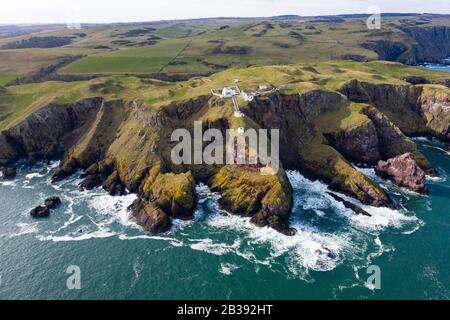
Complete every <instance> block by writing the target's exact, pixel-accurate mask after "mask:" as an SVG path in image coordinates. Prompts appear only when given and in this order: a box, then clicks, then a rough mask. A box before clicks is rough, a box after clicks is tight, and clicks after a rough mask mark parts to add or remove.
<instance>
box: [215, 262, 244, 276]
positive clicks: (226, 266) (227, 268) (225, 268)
mask: <svg viewBox="0 0 450 320" xmlns="http://www.w3.org/2000/svg"><path fill="white" fill-rule="evenodd" d="M238 268H239V267H238V266H237V265H235V264H232V263H221V264H220V268H219V272H220V273H222V274H224V275H227V276H230V275H232V274H233V272H234V271H235V270H237V269H238Z"/></svg>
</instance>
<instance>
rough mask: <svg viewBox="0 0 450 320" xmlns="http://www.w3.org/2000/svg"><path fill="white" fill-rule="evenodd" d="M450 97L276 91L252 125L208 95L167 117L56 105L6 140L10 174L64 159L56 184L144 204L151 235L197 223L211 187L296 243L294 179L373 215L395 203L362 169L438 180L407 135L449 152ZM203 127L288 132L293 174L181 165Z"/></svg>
mask: <svg viewBox="0 0 450 320" xmlns="http://www.w3.org/2000/svg"><path fill="white" fill-rule="evenodd" d="M448 97H449V96H448V89H447V88H445V87H440V86H429V85H424V86H411V85H392V84H372V83H369V82H361V81H356V80H355V81H350V82H348V83H347V84H345V85H344V86H343V87H342V89H341V90H340V92H336V91H329V90H324V89H312V90H307V91H305V92H303V93H300V94H298V93H296V94H290V93H282V92H277V91H275V92H273V93H272V94H270V95H267V96H261V97H257V98H256V99H255V100H254V101H252V102H250V103H248V104H247V105H246V106H244V107H243V111H244V113H245V114H246V117H245V118H240V119H236V118H235V117H234V116H233V108H232V106H231V105H230V104H227V102H224V101H218V100H217V99H215V98H212V97H211V96H209V95H199V96H196V97H193V98H190V99H185V100H179V101H176V102H172V103H169V104H166V105H161V106H153V105H150V104H148V103H147V102H145V101H143V100H140V99H134V100H127V99H106V98H105V97H103V98H101V97H97V98H91V99H84V100H81V101H79V102H77V103H73V104H67V105H63V104H51V105H48V106H46V107H43V108H41V109H39V110H38V111H36V112H34V113H32V114H30V115H29V116H28V117H26V118H25V119H24V120H23V121H21V122H20V123H19V124H17V125H15V126H13V127H10V128H8V129H6V130H4V131H3V132H2V133H1V134H0V166H4V165H11V164H13V163H14V162H15V161H17V160H18V159H20V158H25V159H27V160H28V161H30V162H34V161H36V160H40V159H44V160H47V159H54V158H61V159H62V162H61V166H60V168H59V170H58V172H57V173H56V174H55V176H54V177H53V181H54V182H55V183H57V182H58V181H60V180H61V179H64V178H65V177H67V176H68V175H71V174H73V173H74V172H75V171H76V170H78V169H83V170H84V171H85V173H84V175H83V178H84V180H83V182H82V183H81V185H80V188H82V189H92V188H95V187H100V186H101V187H103V188H104V189H105V190H107V191H108V192H110V194H111V195H119V194H124V193H126V192H134V193H137V194H138V195H139V199H138V200H137V201H136V202H135V203H134V204H133V205H132V207H131V208H130V210H131V211H132V214H131V218H132V219H134V220H135V221H137V222H138V223H139V224H141V225H142V226H143V227H144V228H145V229H146V230H149V231H152V232H159V231H165V230H167V229H168V228H170V225H171V220H172V219H190V218H192V217H193V214H194V211H195V207H196V189H195V186H196V184H197V183H199V182H203V183H206V184H208V185H209V186H210V188H211V189H212V190H213V191H216V192H218V193H219V194H220V195H221V199H220V204H221V206H222V207H223V208H225V209H227V210H228V211H229V212H232V213H234V214H238V215H242V216H246V217H251V221H252V222H253V223H254V224H256V225H258V226H269V227H272V228H274V229H275V230H277V231H279V232H282V233H284V234H287V235H290V234H293V233H294V232H295V231H294V230H292V229H290V227H289V217H290V213H291V210H292V206H293V198H292V197H293V195H292V187H291V185H290V182H289V180H288V178H287V176H286V173H285V171H284V169H296V170H300V171H301V172H302V173H304V174H306V175H309V176H310V177H312V178H315V179H321V180H323V181H325V182H327V183H328V184H329V186H330V189H333V190H335V191H339V192H342V193H345V194H347V195H350V196H352V197H354V198H356V199H358V200H360V201H361V202H362V203H364V204H369V205H373V206H392V205H393V204H392V202H391V200H390V198H389V195H388V194H386V192H385V191H384V190H383V189H381V188H380V187H379V186H378V185H377V184H376V183H375V182H373V181H372V180H371V179H370V178H368V177H367V176H365V175H364V174H363V173H362V172H360V171H358V170H357V169H356V168H355V167H354V166H353V165H352V163H364V164H368V165H375V164H377V163H378V162H379V161H387V160H389V159H391V158H394V157H397V156H400V155H402V154H406V153H408V154H411V158H408V159H409V160H411V159H412V160H411V161H413V162H415V163H417V165H418V166H419V167H420V168H421V170H423V172H426V173H427V174H436V172H435V171H434V169H433V167H432V166H431V164H430V163H429V162H428V160H427V159H426V158H425V157H424V156H423V155H422V154H421V153H420V151H419V150H418V149H417V148H416V146H415V144H414V142H413V141H412V140H411V139H410V138H408V135H416V134H417V135H423V134H426V135H429V136H434V137H437V138H439V139H442V140H444V141H448V139H449V124H450V118H449V117H450V116H449V100H448ZM194 121H202V123H203V126H204V129H206V128H215V129H218V130H219V131H221V132H224V131H225V130H226V129H230V128H237V127H244V128H255V129H259V128H265V129H279V130H280V160H281V162H282V167H281V168H280V170H279V171H278V173H277V174H275V175H271V176H264V175H261V174H260V169H261V165H260V164H257V165H250V164H242V165H237V164H234V165H206V164H196V165H175V164H174V163H172V161H171V150H172V148H173V147H174V145H175V144H176V143H175V142H172V141H171V134H172V132H173V130H175V129H178V128H185V129H187V130H188V131H189V132H191V133H193V131H194V128H193V123H194ZM411 161H409V162H408V164H409V166H410V167H411V168H414V164H412V162H411ZM416 172H417V170H416ZM356 211H360V210H356ZM360 212H362V211H360Z"/></svg>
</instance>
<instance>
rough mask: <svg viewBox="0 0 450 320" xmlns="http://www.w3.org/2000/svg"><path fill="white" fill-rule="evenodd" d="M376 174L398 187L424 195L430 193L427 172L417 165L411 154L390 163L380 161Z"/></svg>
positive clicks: (393, 159) (390, 160)
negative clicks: (427, 185)
mask: <svg viewBox="0 0 450 320" xmlns="http://www.w3.org/2000/svg"><path fill="white" fill-rule="evenodd" d="M376 173H377V174H378V175H379V176H381V177H383V178H388V179H390V180H392V181H393V182H394V183H395V184H396V185H398V186H401V187H405V188H408V189H410V190H412V191H415V192H419V193H423V194H427V193H428V189H427V187H426V185H425V172H424V171H423V170H422V169H421V168H420V167H419V166H418V165H417V162H416V160H415V158H414V156H413V155H412V154H411V153H405V154H403V155H401V156H398V157H395V158H392V159H389V160H388V161H380V162H379V163H378V165H377V167H376Z"/></svg>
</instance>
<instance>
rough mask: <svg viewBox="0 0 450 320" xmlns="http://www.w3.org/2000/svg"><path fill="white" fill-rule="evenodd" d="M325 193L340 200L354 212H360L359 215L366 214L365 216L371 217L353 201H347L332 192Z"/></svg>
mask: <svg viewBox="0 0 450 320" xmlns="http://www.w3.org/2000/svg"><path fill="white" fill-rule="evenodd" d="M327 194H328V195H330V196H331V197H332V198H333V199H334V200H336V201H339V202H342V204H343V205H344V207H346V208H348V209H351V210H353V212H354V213H356V214H360V215H363V216H367V217H371V216H372V215H371V214H370V213H368V212H367V211H366V210H364V209H362V208H360V207H359V206H357V205H356V204H354V203H351V202H350V201H347V200H345V199H343V198H341V197H339V196H338V195H335V194H334V193H331V192H327Z"/></svg>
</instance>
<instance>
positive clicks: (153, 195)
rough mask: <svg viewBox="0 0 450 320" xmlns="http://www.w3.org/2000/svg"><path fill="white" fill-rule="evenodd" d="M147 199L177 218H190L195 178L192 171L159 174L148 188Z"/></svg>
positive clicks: (193, 208) (194, 196) (193, 201)
mask: <svg viewBox="0 0 450 320" xmlns="http://www.w3.org/2000/svg"><path fill="white" fill-rule="evenodd" d="M143 193H144V194H145V195H146V196H147V197H148V199H149V200H150V201H152V202H154V203H155V204H156V205H157V206H158V207H160V208H161V209H163V210H164V212H166V213H167V214H168V215H170V216H172V217H174V218H178V219H190V218H192V217H193V214H194V210H195V200H196V192H195V179H194V176H193V175H192V172H190V171H189V172H186V173H180V174H174V173H165V174H159V175H158V176H157V177H156V179H155V181H154V182H153V183H152V184H151V186H150V187H149V188H148V189H145V188H144V190H143Z"/></svg>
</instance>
